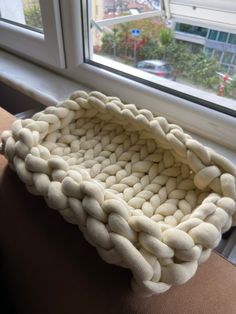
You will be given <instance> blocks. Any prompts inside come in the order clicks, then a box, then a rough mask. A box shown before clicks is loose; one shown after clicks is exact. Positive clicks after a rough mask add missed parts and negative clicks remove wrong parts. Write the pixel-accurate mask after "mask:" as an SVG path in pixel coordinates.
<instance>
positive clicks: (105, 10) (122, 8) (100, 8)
mask: <svg viewBox="0 0 236 314" xmlns="http://www.w3.org/2000/svg"><path fill="white" fill-rule="evenodd" d="M92 7H93V9H92V13H93V18H94V19H95V21H96V20H99V19H101V15H102V19H110V18H112V17H119V16H123V15H137V14H140V13H144V12H150V11H153V10H160V1H132V0H129V1H124V0H104V1H101V0H92Z"/></svg>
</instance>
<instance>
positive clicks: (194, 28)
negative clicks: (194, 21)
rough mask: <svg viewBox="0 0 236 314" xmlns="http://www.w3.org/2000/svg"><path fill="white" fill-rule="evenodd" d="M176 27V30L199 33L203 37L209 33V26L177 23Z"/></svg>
mask: <svg viewBox="0 0 236 314" xmlns="http://www.w3.org/2000/svg"><path fill="white" fill-rule="evenodd" d="M175 29H176V31H179V32H184V33H189V34H194V35H198V36H202V37H206V35H207V28H205V27H200V26H194V25H189V24H183V23H176V26H175Z"/></svg>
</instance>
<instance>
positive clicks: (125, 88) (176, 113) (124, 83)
mask: <svg viewBox="0 0 236 314" xmlns="http://www.w3.org/2000/svg"><path fill="white" fill-rule="evenodd" d="M82 1H84V0H80V1H79V0H60V12H61V23H62V29H63V43H64V53H65V60H66V68H64V69H60V68H58V66H57V65H56V66H55V65H54V66H48V63H49V62H47V64H46V62H45V61H44V66H45V67H48V68H50V69H52V70H53V71H54V72H56V73H58V74H61V75H63V76H66V77H69V78H71V79H73V80H75V81H77V82H79V83H80V84H85V85H87V87H89V88H91V89H92V90H99V91H101V92H104V93H105V94H107V95H116V96H118V97H120V98H121V99H122V100H123V101H124V102H126V103H135V104H136V105H137V106H138V107H140V108H144V107H145V108H147V109H149V110H151V111H152V112H153V113H154V114H157V115H162V116H165V117H166V118H167V119H168V120H169V121H171V122H173V123H177V124H179V125H181V126H182V127H183V128H185V130H187V131H190V132H192V133H194V134H196V135H200V136H202V137H204V138H207V139H210V141H213V142H214V141H215V142H216V143H218V144H221V145H223V146H226V147H228V148H231V149H233V150H236V141H235V135H234V134H235V129H236V119H235V117H233V116H230V115H227V114H224V113H222V112H218V111H216V110H212V109H210V108H207V107H204V106H201V105H196V103H194V102H193V101H190V100H185V99H181V98H179V97H176V96H174V95H171V94H168V93H166V92H164V91H161V90H158V89H156V88H153V87H152V86H148V85H144V84H142V83H140V82H137V81H134V80H133V79H132V78H129V77H124V76H122V75H119V74H118V72H117V73H115V72H111V71H110V70H109V69H108V68H105V67H103V68H102V67H99V66H95V65H94V64H92V63H88V62H85V60H84V51H85V49H86V47H85V46H84V45H83V43H84V34H83V28H84V27H85V25H84V24H83V16H84V15H85V14H86V12H82V7H81V2H82ZM199 1H200V0H199ZM45 2H47V4H45V8H46V7H47V6H48V5H49V3H50V5H52V4H51V2H52V1H50V2H48V1H46V0H41V4H42V3H45ZM53 2H54V1H53ZM55 2H57V1H55ZM56 12H57V14H59V13H58V11H56ZM50 14H52V13H50V10H48V16H49V15H50ZM57 14H56V13H54V15H55V16H57ZM50 18H51V17H50ZM49 20H50V19H49ZM85 33H86V32H85ZM85 37H86V35H85ZM85 40H88V38H85ZM18 41H19V39H18ZM18 45H19V42H18V44H17V46H18ZM106 62H107V60H106ZM40 64H42V62H40ZM110 66H111V67H114V66H117V67H118V68H121V66H124V67H125V65H121V64H120V63H117V64H116V65H115V63H114V62H113V63H111V64H110ZM132 71H133V75H136V73H135V71H139V70H136V69H132ZM140 73H141V71H139V75H141V74H140ZM131 75H132V73H131ZM142 75H143V78H144V79H145V72H142ZM157 80H159V84H162V86H164V87H165V86H167V87H168V86H170V84H177V83H175V82H169V81H168V80H164V79H162V78H157ZM184 88H185V92H188V89H189V91H190V93H192V92H195V93H196V92H197V91H196V89H191V88H190V87H187V86H185V87H184ZM198 93H199V94H202V98H203V99H204V97H207V96H206V95H205V93H204V92H203V91H199V92H198ZM198 96H199V97H201V95H198ZM224 101H226V102H227V103H228V106H233V104H231V103H230V101H229V100H227V99H224ZM216 103H217V100H216Z"/></svg>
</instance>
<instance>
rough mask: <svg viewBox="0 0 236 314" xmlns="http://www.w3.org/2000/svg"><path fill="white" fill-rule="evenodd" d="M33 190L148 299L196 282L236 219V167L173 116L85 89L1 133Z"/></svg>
mask: <svg viewBox="0 0 236 314" xmlns="http://www.w3.org/2000/svg"><path fill="white" fill-rule="evenodd" d="M2 142H3V143H2V148H1V150H2V153H4V154H5V156H6V157H7V158H8V160H9V164H10V166H11V167H12V168H13V169H14V170H16V172H17V174H18V175H19V177H20V178H21V180H22V181H23V182H24V183H25V184H26V186H27V188H28V190H29V191H30V192H31V193H33V194H35V195H41V196H43V197H44V198H45V200H46V202H47V204H48V205H49V207H51V208H54V209H56V210H58V212H59V213H60V214H61V215H62V216H63V217H64V218H65V220H66V221H68V222H70V223H73V224H77V225H78V226H79V228H80V230H81V231H82V232H83V234H84V236H85V238H86V239H87V240H88V241H89V243H91V244H92V245H93V246H95V247H96V249H97V251H98V253H99V254H100V256H101V257H102V258H103V259H104V260H105V261H107V262H108V263H112V264H116V265H119V266H122V267H127V268H129V269H131V271H132V273H133V279H132V288H133V290H134V291H136V292H137V293H139V294H141V295H143V296H149V295H152V294H155V293H162V292H165V291H166V290H168V289H169V288H170V287H171V286H172V285H175V284H182V283H184V282H186V281H188V280H189V279H190V278H191V277H192V276H193V275H194V274H195V272H196V270H197V267H198V264H200V263H202V262H203V261H205V260H206V259H207V258H208V257H209V255H210V253H211V250H212V249H213V248H214V247H215V246H216V245H217V244H218V243H219V241H220V239H221V234H222V232H225V231H227V230H228V229H229V228H230V227H231V225H232V217H233V214H234V213H235V209H236V208H235V200H236V192H235V175H236V169H235V166H234V165H233V164H231V163H230V162H229V161H228V160H226V159H225V158H224V157H222V156H220V155H219V154H217V153H215V152H214V151H213V150H211V149H209V148H207V147H204V146H203V145H202V144H200V143H199V142H197V141H195V140H193V139H192V138H191V137H190V136H189V135H187V134H185V133H184V132H183V130H182V129H181V128H180V127H179V126H177V125H175V124H169V123H168V122H167V121H166V119H165V118H162V117H153V115H152V114H151V112H149V111H148V110H138V109H137V108H136V107H135V106H134V105H124V104H122V102H121V101H120V100H119V99H118V98H116V97H106V96H105V95H103V94H101V93H98V92H92V93H90V94H89V95H88V94H87V93H85V92H82V91H77V92H75V93H73V94H72V95H71V98H70V100H66V101H64V102H62V103H59V104H58V106H57V107H48V108H46V109H45V110H44V111H43V112H40V113H37V114H36V115H34V117H33V118H32V119H27V120H17V121H16V122H15V123H14V124H13V126H12V131H5V132H4V133H3V134H2Z"/></svg>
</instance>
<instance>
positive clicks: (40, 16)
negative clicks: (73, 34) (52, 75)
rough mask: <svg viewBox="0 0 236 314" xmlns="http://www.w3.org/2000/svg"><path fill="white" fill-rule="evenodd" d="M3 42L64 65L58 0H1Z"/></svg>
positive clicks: (14, 48) (0, 44)
mask: <svg viewBox="0 0 236 314" xmlns="http://www.w3.org/2000/svg"><path fill="white" fill-rule="evenodd" d="M0 12H1V17H0V38H1V41H0V46H1V47H3V48H7V49H10V50H12V51H14V52H16V51H17V52H18V53H20V54H23V55H26V56H28V57H30V58H32V59H34V60H40V61H43V62H45V63H47V64H50V65H53V66H58V67H62V68H63V67H64V66H65V61H64V51H63V42H62V32H61V22H60V10H59V2H58V1H57V0H52V1H44V0H11V1H7V0H0Z"/></svg>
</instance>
